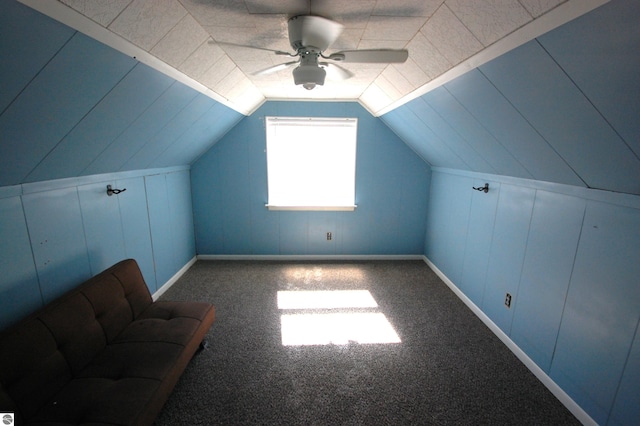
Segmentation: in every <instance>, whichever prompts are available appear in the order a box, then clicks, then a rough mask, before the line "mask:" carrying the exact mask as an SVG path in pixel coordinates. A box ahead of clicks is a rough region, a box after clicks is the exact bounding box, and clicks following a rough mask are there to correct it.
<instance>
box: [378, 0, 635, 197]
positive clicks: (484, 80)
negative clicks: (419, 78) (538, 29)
mask: <svg viewBox="0 0 640 426" xmlns="http://www.w3.org/2000/svg"><path fill="white" fill-rule="evenodd" d="M638 22H640V3H639V2H637V1H635V0H613V1H611V2H609V3H607V4H605V5H603V6H601V7H599V8H597V9H595V10H593V11H592V12H590V13H588V14H586V15H583V16H581V17H580V18H578V19H575V20H574V21H571V22H569V23H567V24H565V25H563V26H561V27H559V28H557V29H555V30H553V31H550V32H548V33H547V34H544V35H543V36H540V37H538V38H537V39H535V40H533V41H531V42H529V43H526V44H524V45H522V46H520V47H518V48H516V49H514V50H512V51H511V52H508V53H506V54H504V55H503V56H501V57H499V58H497V59H494V60H492V61H490V62H488V63H486V64H484V65H482V66H480V67H479V68H477V69H475V70H472V71H470V72H468V73H466V74H464V75H463V76H461V77H458V78H456V79H455V80H453V81H451V82H449V83H447V84H445V85H444V86H441V87H439V88H437V89H435V90H432V91H431V92H429V93H426V94H424V95H422V96H421V97H419V98H417V99H414V100H413V101H411V102H409V103H407V104H405V105H403V106H401V107H399V108H397V109H395V110H393V111H391V112H389V113H387V114H385V115H383V116H382V117H381V118H382V120H383V121H384V122H385V123H386V124H387V125H388V126H389V127H390V128H391V129H392V130H393V131H394V132H395V133H396V134H398V135H399V136H400V137H401V138H402V139H403V140H404V141H405V142H406V143H407V144H408V145H409V146H411V147H412V149H413V150H414V151H416V152H417V153H418V154H420V155H421V156H422V158H423V159H424V160H425V161H427V162H428V163H429V164H431V165H432V166H434V167H445V168H454V169H460V170H467V171H473V172H481V173H489V174H496V175H503V176H512V177H518V178H525V179H535V180H539V181H546V182H555V183H562V184H567V185H576V186H582V187H588V188H596V189H603V190H608V191H615V192H622V193H629V194H640V120H638V116H639V114H640V109H639V108H640V102H639V100H640V73H638V70H639V69H640V55H638V52H639V51H640V26H638Z"/></svg>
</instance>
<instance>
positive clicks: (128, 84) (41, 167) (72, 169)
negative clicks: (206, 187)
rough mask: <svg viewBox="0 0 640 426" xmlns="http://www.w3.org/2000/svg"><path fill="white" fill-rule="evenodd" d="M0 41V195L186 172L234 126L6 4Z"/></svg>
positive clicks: (159, 80) (80, 38)
mask: <svg viewBox="0 0 640 426" xmlns="http://www.w3.org/2000/svg"><path fill="white" fill-rule="evenodd" d="M0 40H2V43H1V44H0V57H2V61H0V80H1V81H2V90H1V91H0V187H2V186H9V185H19V184H22V183H27V182H40V181H45V180H53V179H61V178H68V177H78V176H90V175H94V174H101V173H114V172H119V171H131V170H140V169H153V168H163V167H174V166H182V165H189V164H191V163H192V162H194V161H195V160H196V159H197V158H198V157H199V156H200V155H201V154H202V153H203V152H205V151H206V150H207V149H208V148H209V147H211V146H212V145H213V144H214V143H215V142H216V141H217V140H218V139H219V138H220V137H221V136H222V135H224V134H225V133H226V132H227V131H228V130H229V129H231V128H232V127H233V126H234V125H235V124H236V123H237V122H238V121H239V120H241V119H242V117H243V115H242V114H240V113H238V112H236V111H234V110H232V109H230V108H228V107H226V106H224V105H222V104H220V103H218V102H216V101H214V100H213V99H211V98H209V97H207V96H205V95H203V94H201V93H199V92H197V91H195V90H193V89H191V88H190V87H187V86H185V85H184V84H182V83H180V82H177V81H175V80H173V79H171V78H169V77H167V76H166V75H164V74H162V73H160V72H158V71H156V70H154V69H152V68H150V67H148V66H146V65H144V64H141V63H139V62H138V61H136V60H135V59H134V58H130V57H128V56H126V55H124V54H122V53H120V52H117V51H116V50H114V49H111V48H109V47H107V46H105V45H103V44H101V43H99V42H97V41H95V40H93V39H91V38H89V37H87V36H85V35H83V34H81V33H78V32H76V31H74V30H72V29H70V28H69V27H67V26H65V25H63V24H60V23H58V22H56V21H54V20H52V19H50V18H48V17H46V16H44V15H42V14H40V13H38V12H36V11H34V10H32V9H30V8H28V7H26V6H24V5H22V4H20V3H18V2H15V1H13V0H10V1H5V2H3V3H2V13H1V14H0Z"/></svg>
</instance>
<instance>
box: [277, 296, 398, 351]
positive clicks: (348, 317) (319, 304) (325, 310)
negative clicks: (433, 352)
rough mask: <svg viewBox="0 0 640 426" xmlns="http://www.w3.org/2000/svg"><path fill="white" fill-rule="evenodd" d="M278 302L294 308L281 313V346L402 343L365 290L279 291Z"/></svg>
mask: <svg viewBox="0 0 640 426" xmlns="http://www.w3.org/2000/svg"><path fill="white" fill-rule="evenodd" d="M277 302H278V309H281V310H290V311H291V310H295V311H296V312H293V313H286V314H282V315H281V316H280V326H281V332H282V344H283V345H284V346H300V345H331V344H333V345H346V344H349V343H359V344H374V343H378V344H380V343H400V342H401V341H400V337H399V336H398V334H397V333H396V331H395V330H394V329H393V326H392V325H391V323H390V322H389V320H388V319H387V317H386V316H385V315H384V314H383V313H381V312H371V310H372V309H375V310H377V308H378V304H377V303H376V301H375V299H374V298H373V296H372V295H371V293H370V292H369V291H368V290H335V291H325V290H322V291H279V292H278V294H277ZM345 309H348V310H349V312H340V311H339V310H345ZM336 310H338V312H336ZM298 311H303V312H298ZM304 311H313V312H304Z"/></svg>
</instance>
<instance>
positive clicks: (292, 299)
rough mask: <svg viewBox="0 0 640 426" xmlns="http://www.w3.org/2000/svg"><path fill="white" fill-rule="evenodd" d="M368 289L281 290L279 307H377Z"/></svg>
mask: <svg viewBox="0 0 640 426" xmlns="http://www.w3.org/2000/svg"><path fill="white" fill-rule="evenodd" d="M377 307H378V304H377V303H376V301H375V300H374V299H373V296H372V295H371V293H370V292H369V291H368V290H333V291H324V290H323V291H279V292H278V309H338V308H377Z"/></svg>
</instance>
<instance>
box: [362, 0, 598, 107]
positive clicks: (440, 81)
mask: <svg viewBox="0 0 640 426" xmlns="http://www.w3.org/2000/svg"><path fill="white" fill-rule="evenodd" d="M609 1H610V0H569V1H567V2H565V3H562V4H561V5H559V6H557V7H556V8H554V9H553V10H551V11H549V12H547V13H545V14H544V15H542V16H540V17H538V18H536V19H534V20H533V21H531V22H529V23H528V24H526V25H524V26H522V27H520V28H519V29H517V30H515V31H514V32H512V33H511V34H509V35H508V36H506V37H503V38H502V39H500V40H498V41H496V42H495V43H494V44H492V45H490V46H488V47H486V48H485V49H483V50H481V51H480V52H478V53H476V54H475V55H473V56H471V57H470V58H468V59H466V60H465V61H463V62H461V63H460V64H458V65H456V66H455V67H453V68H451V69H450V70H449V71H447V72H445V73H444V74H441V75H440V76H438V77H436V78H434V79H433V80H431V81H430V82H428V83H427V84H425V85H424V86H421V87H419V88H418V89H416V90H414V91H413V92H411V93H409V94H408V95H405V96H404V97H402V98H401V99H398V100H397V101H395V102H393V103H392V104H390V105H388V106H386V107H384V108H382V109H380V110H379V111H375V112H374V111H371V110H370V109H369V108H367V109H368V110H369V112H371V114H373V116H374V117H379V116H381V115H384V114H386V113H388V112H390V111H393V110H394V109H396V108H398V107H400V106H402V105H404V104H406V103H408V102H410V101H412V100H414V99H416V98H418V97H420V96H422V95H424V94H426V93H428V92H430V91H432V90H434V89H437V88H438V87H440V86H442V85H444V84H446V83H448V82H450V81H451V80H454V79H455V78H457V77H460V76H461V75H463V74H465V73H467V72H468V71H471V70H472V69H475V68H478V67H479V66H481V65H483V64H486V63H487V62H489V61H491V60H493V59H495V58H497V57H499V56H502V55H504V54H505V53H507V52H509V51H510V50H513V49H515V48H516V47H518V46H521V45H523V44H525V43H527V42H529V41H531V40H533V39H535V38H536V37H540V36H541V35H543V34H545V33H547V32H549V31H551V30H553V29H555V28H557V27H559V26H561V25H563V24H566V23H567V22H569V21H572V20H574V19H576V18H578V17H579V16H582V15H584V14H585V13H587V12H590V11H592V10H593V9H595V8H597V7H600V6H602V5H603V4H605V3H608V2H609ZM361 103H362V104H363V106H365V107H366V105H364V103H363V102H361Z"/></svg>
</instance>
